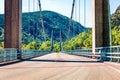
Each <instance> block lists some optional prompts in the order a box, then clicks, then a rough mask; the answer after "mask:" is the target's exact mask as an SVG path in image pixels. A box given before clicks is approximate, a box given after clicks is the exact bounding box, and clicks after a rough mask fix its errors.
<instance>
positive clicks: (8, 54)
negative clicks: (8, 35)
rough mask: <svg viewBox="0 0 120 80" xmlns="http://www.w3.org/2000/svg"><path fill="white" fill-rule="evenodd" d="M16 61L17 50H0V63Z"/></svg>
mask: <svg viewBox="0 0 120 80" xmlns="http://www.w3.org/2000/svg"><path fill="white" fill-rule="evenodd" d="M16 59H17V49H14V48H6V49H0V62H7V61H12V60H16Z"/></svg>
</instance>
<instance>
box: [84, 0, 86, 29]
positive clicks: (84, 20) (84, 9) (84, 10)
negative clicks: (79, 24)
mask: <svg viewBox="0 0 120 80" xmlns="http://www.w3.org/2000/svg"><path fill="white" fill-rule="evenodd" d="M84 26H85V27H86V0H84Z"/></svg>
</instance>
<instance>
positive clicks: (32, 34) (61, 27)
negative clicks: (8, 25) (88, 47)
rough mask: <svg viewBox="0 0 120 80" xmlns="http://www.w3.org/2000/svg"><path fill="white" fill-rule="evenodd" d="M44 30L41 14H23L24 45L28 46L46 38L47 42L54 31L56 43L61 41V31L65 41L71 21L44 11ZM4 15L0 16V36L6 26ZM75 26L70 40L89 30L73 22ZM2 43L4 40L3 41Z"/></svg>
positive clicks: (72, 27) (71, 29)
mask: <svg viewBox="0 0 120 80" xmlns="http://www.w3.org/2000/svg"><path fill="white" fill-rule="evenodd" d="M42 15H43V22H44V30H45V35H44V33H43V28H42V26H41V21H40V12H30V13H23V14H22V36H23V39H22V41H23V43H24V44H28V43H29V42H31V41H33V40H34V41H38V42H39V41H44V40H45V38H44V37H46V39H47V40H50V39H51V32H52V31H53V40H54V41H55V42H58V41H59V38H60V31H61V35H62V40H63V41H65V40H66V39H67V36H68V28H69V23H70V19H69V18H68V17H66V16H63V15H61V14H59V13H56V12H52V11H42ZM3 17H4V15H2V14H1V15H0V36H1V35H2V34H3V26H4V18H3ZM72 24H73V25H74V26H71V28H70V34H69V38H72V37H74V36H76V35H78V34H79V33H81V32H83V31H86V30H87V28H85V27H84V26H82V25H81V24H80V23H78V22H76V21H73V23H72ZM1 41H2V40H1Z"/></svg>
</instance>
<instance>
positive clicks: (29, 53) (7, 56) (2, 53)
mask: <svg viewBox="0 0 120 80" xmlns="http://www.w3.org/2000/svg"><path fill="white" fill-rule="evenodd" d="M17 51H18V50H17V49H16V48H3V49H0V63H2V62H10V61H14V60H18V56H21V59H28V58H33V57H38V56H42V55H45V54H49V53H51V52H50V51H39V50H22V53H18V52H17Z"/></svg>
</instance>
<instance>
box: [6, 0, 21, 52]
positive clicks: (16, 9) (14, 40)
mask: <svg viewBox="0 0 120 80" xmlns="http://www.w3.org/2000/svg"><path fill="white" fill-rule="evenodd" d="M21 26H22V0H5V29H4V30H5V36H4V38H5V39H4V41H5V43H4V47H5V48H17V49H18V52H21V38H22V37H21V35H22V33H21V30H22V29H21Z"/></svg>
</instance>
